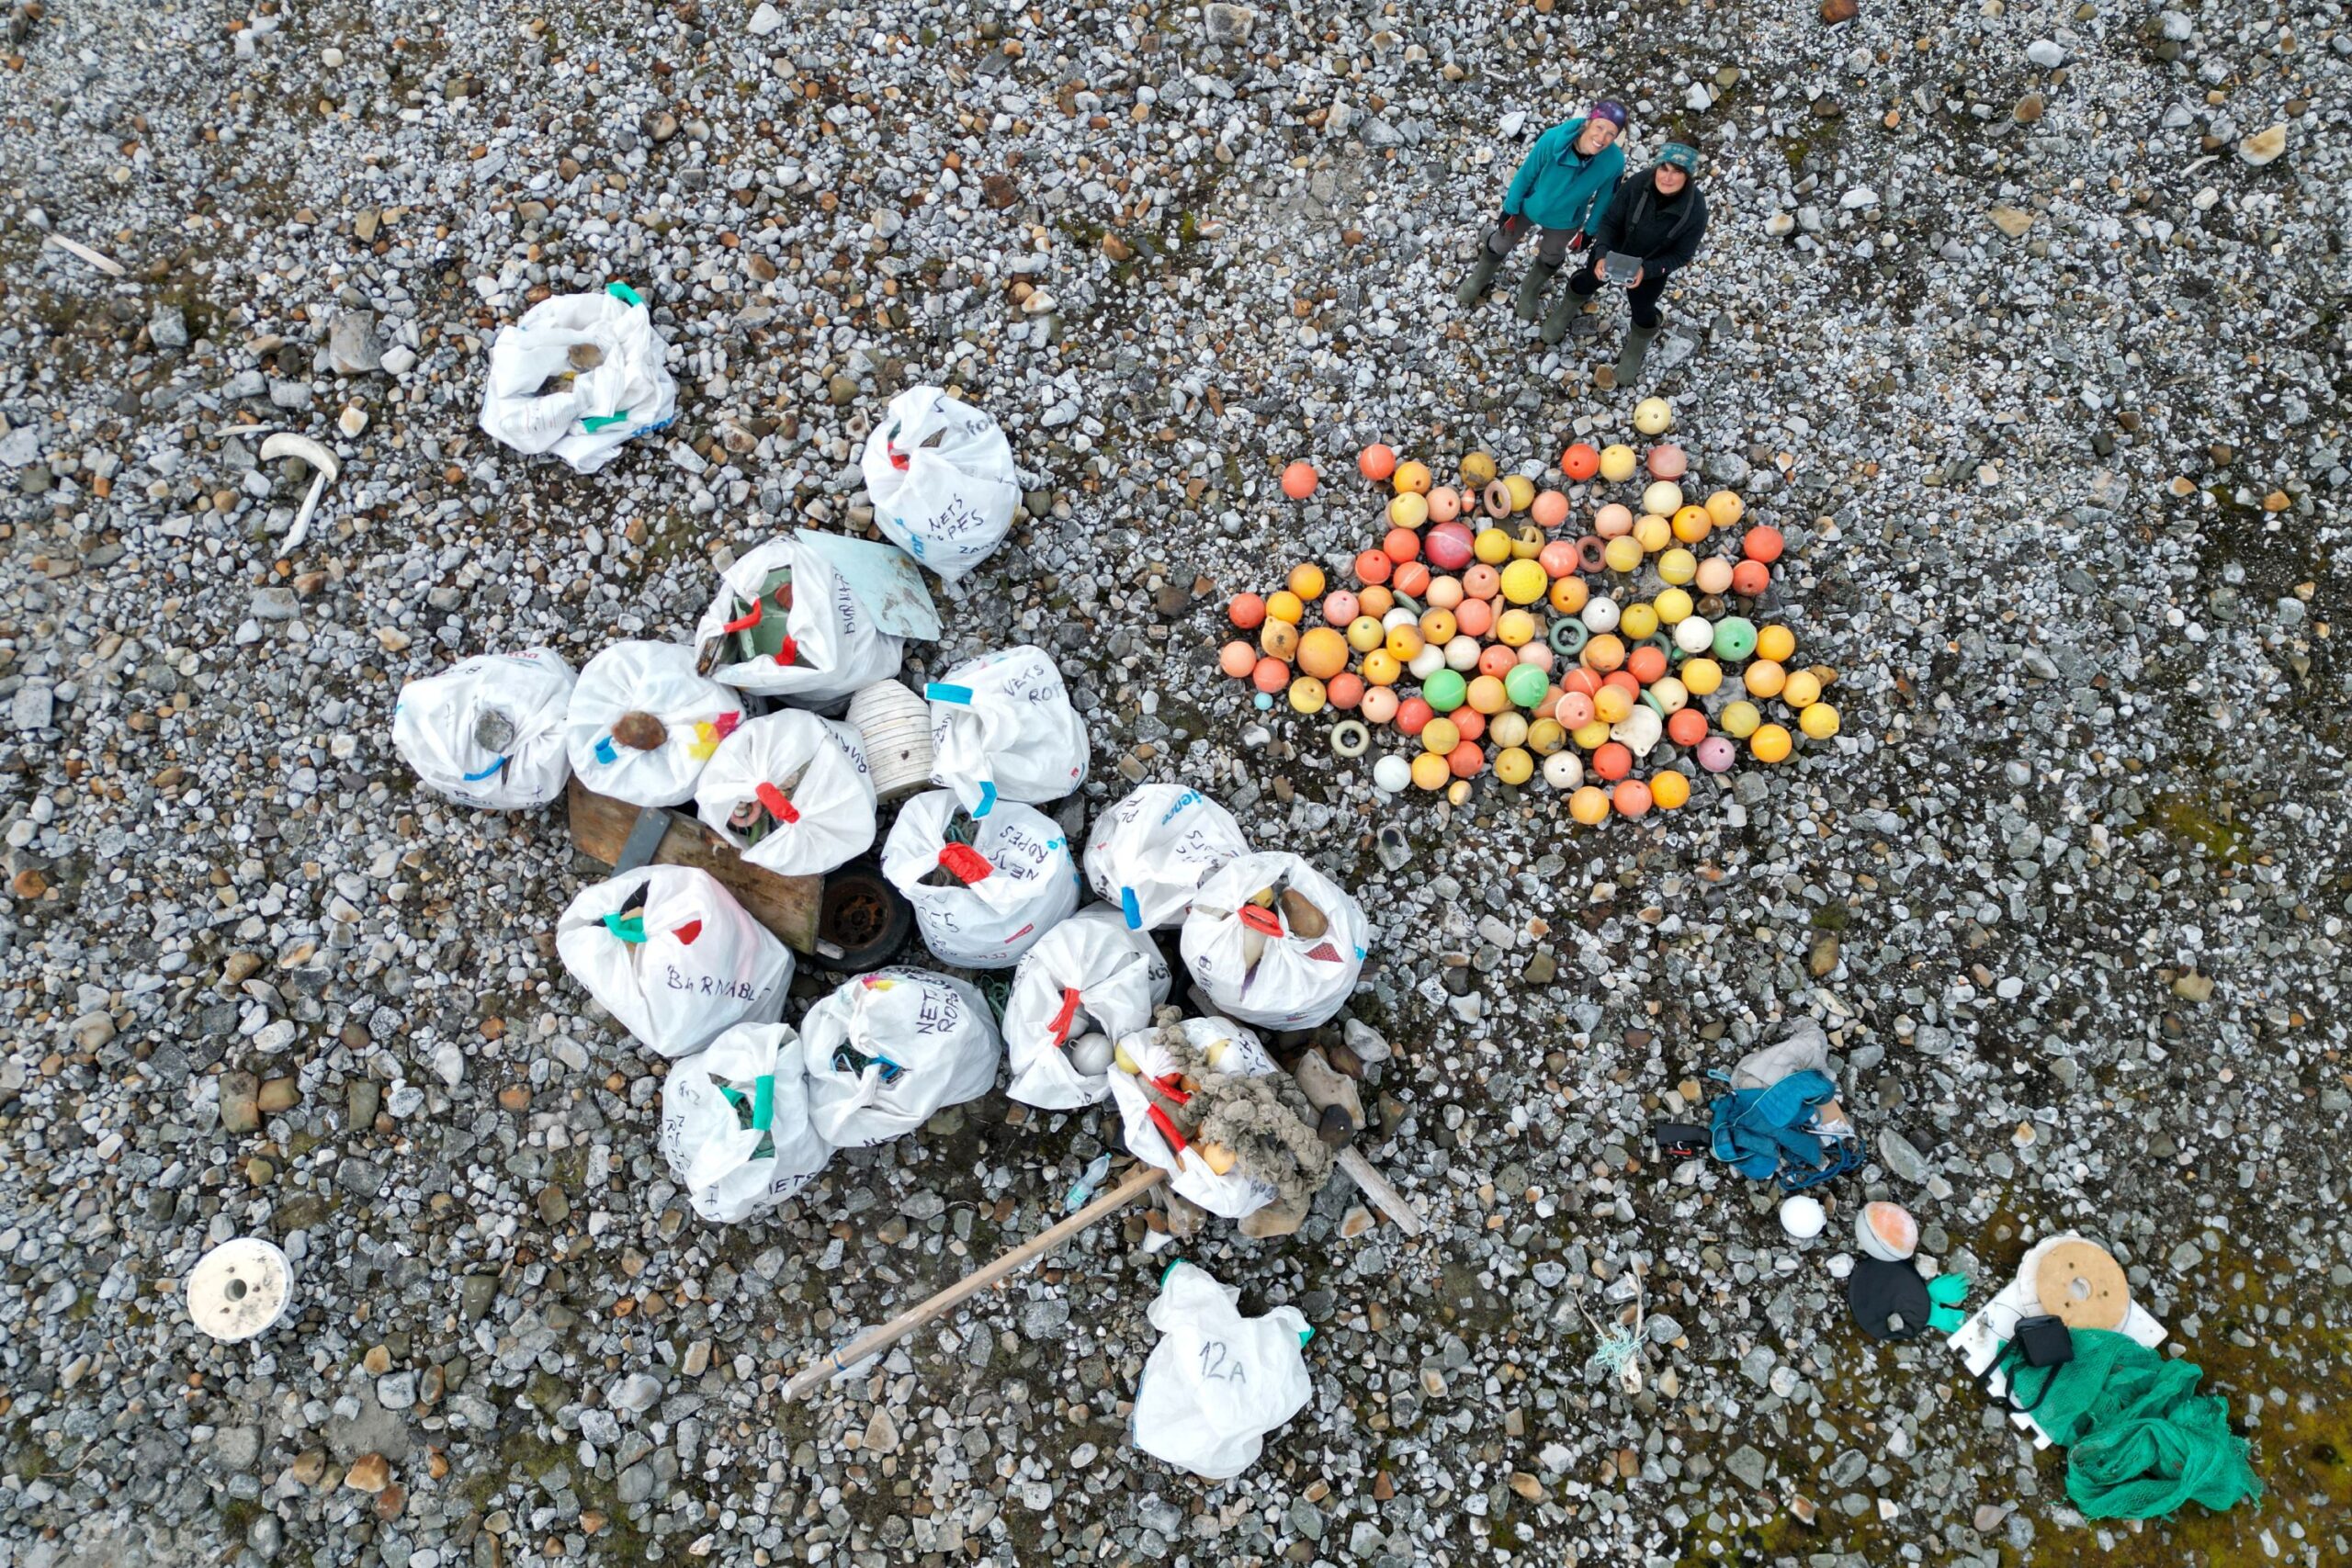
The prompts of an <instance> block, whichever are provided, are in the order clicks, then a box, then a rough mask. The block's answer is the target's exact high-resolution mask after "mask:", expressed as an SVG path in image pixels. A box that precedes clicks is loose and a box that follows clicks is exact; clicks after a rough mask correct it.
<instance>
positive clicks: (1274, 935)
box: [1182, 851, 1371, 1029]
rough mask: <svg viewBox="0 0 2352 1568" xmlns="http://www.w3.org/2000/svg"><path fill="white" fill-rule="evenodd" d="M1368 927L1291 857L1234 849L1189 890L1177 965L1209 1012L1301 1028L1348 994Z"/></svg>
mask: <svg viewBox="0 0 2352 1568" xmlns="http://www.w3.org/2000/svg"><path fill="white" fill-rule="evenodd" d="M1370 931H1371V927H1370V925H1369V923H1368V922H1367V921H1366V920H1365V919H1364V917H1363V908H1362V906H1360V905H1358V904H1357V903H1356V901H1355V900H1354V899H1353V898H1351V897H1349V896H1348V895H1347V893H1346V891H1345V890H1344V889H1342V888H1341V887H1340V886H1339V885H1338V884H1337V883H1335V882H1333V881H1332V880H1331V879H1330V878H1329V877H1328V876H1325V875H1324V874H1322V873H1321V872H1319V871H1317V870H1316V869H1315V868H1314V867H1313V866H1311V865H1309V864H1307V863H1306V861H1304V860H1302V859H1300V858H1299V857H1298V856H1296V855H1294V854H1288V853H1284V852H1279V851H1272V852H1260V853H1256V854H1247V855H1241V856H1238V857H1237V858H1235V859H1233V860H1230V861H1228V862H1227V863H1225V865H1223V866H1222V867H1220V868H1219V869H1218V870H1217V871H1216V872H1215V873H1214V874H1211V875H1210V876H1209V878H1208V880H1207V881H1205V882H1204V883H1202V884H1201V886H1199V887H1198V888H1197V889H1195V890H1194V892H1193V904H1192V910H1191V912H1190V913H1188V914H1187V915H1186V916H1185V917H1184V931H1183V937H1182V949H1183V954H1184V966H1185V967H1186V968H1187V969H1189V970H1191V971H1192V972H1193V979H1194V980H1197V981H1198V982H1200V987H1201V992H1202V994H1203V995H1204V996H1206V997H1207V998H1208V999H1209V1005H1210V1006H1211V1007H1214V1008H1216V1010H1218V1011H1220V1012H1223V1013H1227V1014H1229V1015H1230V1016H1232V1017H1234V1018H1238V1019H1241V1020H1243V1021H1246V1022H1250V1023H1259V1024H1263V1025H1265V1026H1266V1027H1268V1028H1270V1029H1306V1028H1311V1027H1313V1026H1314V1025H1316V1024H1318V1023H1322V1022H1324V1021H1327V1020H1328V1019H1329V1018H1330V1016H1331V1015H1332V1014H1333V1013H1336V1012H1338V1011H1339V1010H1340V1008H1341V1007H1342V1006H1344V1005H1345V1004H1346V1002H1347V999H1348V998H1349V997H1350V996H1351V995H1352V994H1353V993H1354V991H1355V988H1356V976H1358V975H1360V974H1362V973H1363V960H1364V953H1365V944H1366V943H1367V942H1369V941H1370Z"/></svg>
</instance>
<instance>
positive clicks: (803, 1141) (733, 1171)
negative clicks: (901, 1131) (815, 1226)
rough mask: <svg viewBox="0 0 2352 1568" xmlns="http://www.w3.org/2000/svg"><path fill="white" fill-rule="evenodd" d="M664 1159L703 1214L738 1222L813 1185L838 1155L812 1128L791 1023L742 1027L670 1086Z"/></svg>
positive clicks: (684, 1067) (673, 1074)
mask: <svg viewBox="0 0 2352 1568" xmlns="http://www.w3.org/2000/svg"><path fill="white" fill-rule="evenodd" d="M662 1157H663V1158H665V1159H667V1160H668V1161H669V1162H670V1169H671V1170H672V1171H673V1172H674V1173H675V1174H676V1176H677V1178H678V1184H679V1185H680V1186H681V1187H684V1189H685V1190H686V1196H687V1200H688V1201H690V1202H692V1203H693V1204H694V1208H695V1213H697V1214H700V1215H701V1216H702V1217H703V1218H704V1219H706V1220H716V1221H718V1223H720V1224H734V1223H735V1222H736V1221H738V1220H747V1219H749V1218H751V1217H752V1215H753V1214H756V1213H759V1212H760V1211H761V1210H763V1209H773V1208H775V1206H776V1205H777V1204H778V1203H781V1202H783V1201H785V1200H786V1199H788V1198H791V1197H793V1196H794V1195H795V1194H797V1193H798V1192H799V1190H801V1189H802V1188H804V1187H806V1186H808V1185H809V1181H810V1180H811V1179H813V1178H814V1177H815V1176H816V1174H817V1173H818V1172H819V1171H820V1170H822V1169H824V1168H825V1162H826V1161H827V1160H829V1159H831V1158H832V1157H833V1147H832V1145H831V1144H828V1143H827V1142H825V1140H824V1139H822V1138H820V1137H819V1136H817V1130H816V1128H814V1127H813V1126H811V1125H809V1074H808V1067H807V1064H806V1063H805V1062H804V1061H803V1059H802V1055H801V1050H800V1036H799V1035H797V1034H795V1033H794V1032H792V1029H791V1027H790V1026H789V1025H787V1024H782V1023H739V1024H737V1025H736V1026H735V1027H734V1028H732V1029H730V1030H729V1031H728V1032H726V1033H724V1034H722V1035H720V1036H719V1037H718V1039H716V1040H714V1041H712V1042H711V1043H710V1048H709V1049H708V1050H706V1051H699V1052H696V1053H695V1055H691V1056H688V1057H687V1058H686V1059H685V1060H684V1061H682V1062H680V1063H679V1064H678V1065H677V1066H673V1067H672V1068H671V1069H670V1076H669V1077H666V1078H664V1079H662Z"/></svg>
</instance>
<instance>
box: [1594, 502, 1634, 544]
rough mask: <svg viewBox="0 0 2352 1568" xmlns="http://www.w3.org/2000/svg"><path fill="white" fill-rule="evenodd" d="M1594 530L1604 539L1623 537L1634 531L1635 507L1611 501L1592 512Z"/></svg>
mask: <svg viewBox="0 0 2352 1568" xmlns="http://www.w3.org/2000/svg"><path fill="white" fill-rule="evenodd" d="M1592 531H1593V532H1594V533H1596V534H1598V535H1600V536H1601V537H1602V538H1604V539H1615V538H1622V537H1623V536H1625V535H1627V534H1630V533H1632V532H1633V531H1634V512H1633V509H1632V508H1631V507H1629V506H1625V505H1623V504H1622V503H1621V502H1614V501H1612V502H1610V503H1609V504H1608V505H1606V506H1604V507H1602V508H1601V509H1600V511H1598V512H1596V513H1593V514H1592Z"/></svg>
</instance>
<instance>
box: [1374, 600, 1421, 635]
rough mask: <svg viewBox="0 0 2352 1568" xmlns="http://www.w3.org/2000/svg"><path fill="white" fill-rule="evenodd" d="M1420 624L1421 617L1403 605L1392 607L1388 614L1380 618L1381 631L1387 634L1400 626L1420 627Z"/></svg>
mask: <svg viewBox="0 0 2352 1568" xmlns="http://www.w3.org/2000/svg"><path fill="white" fill-rule="evenodd" d="M1420 624H1421V618H1420V616H1419V615H1415V614H1413V612H1412V611H1410V610H1408V609H1407V608H1405V606H1404V605H1402V604H1398V605H1396V606H1394V607H1392V608H1391V609H1390V610H1389V612H1388V614H1386V615H1383V616H1381V617H1380V629H1381V630H1382V631H1385V632H1393V631H1395V630H1396V629H1397V627H1398V626H1419V625H1420Z"/></svg>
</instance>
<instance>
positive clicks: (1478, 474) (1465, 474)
mask: <svg viewBox="0 0 2352 1568" xmlns="http://www.w3.org/2000/svg"><path fill="white" fill-rule="evenodd" d="M1494 481H1495V460H1494V459H1493V458H1492V457H1488V456H1487V454H1485V453H1484V452H1473V453H1471V454H1470V455H1469V456H1468V457H1464V458H1463V459H1462V488H1463V489H1464V490H1484V489H1486V488H1487V486H1488V485H1490V484H1492V483H1494Z"/></svg>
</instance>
